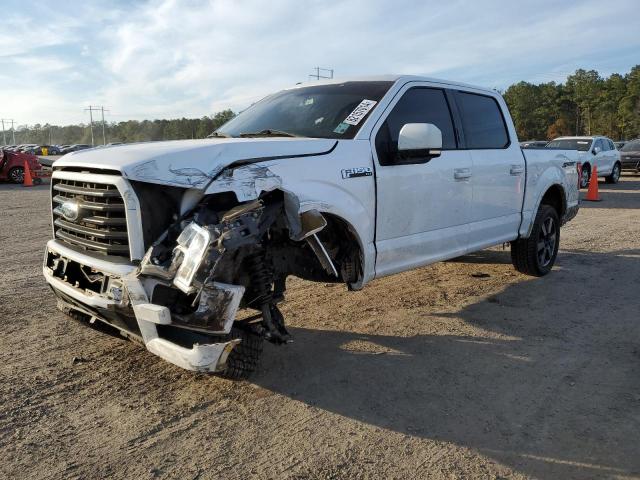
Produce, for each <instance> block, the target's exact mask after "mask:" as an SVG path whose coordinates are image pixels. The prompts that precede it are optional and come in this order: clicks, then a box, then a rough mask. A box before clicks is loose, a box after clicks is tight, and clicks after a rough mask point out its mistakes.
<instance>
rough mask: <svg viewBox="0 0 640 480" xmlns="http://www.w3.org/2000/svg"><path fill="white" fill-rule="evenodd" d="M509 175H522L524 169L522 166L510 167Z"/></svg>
mask: <svg viewBox="0 0 640 480" xmlns="http://www.w3.org/2000/svg"><path fill="white" fill-rule="evenodd" d="M509 173H510V174H511V175H522V174H523V173H524V167H523V166H522V165H511V170H509Z"/></svg>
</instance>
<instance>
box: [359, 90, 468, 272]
mask: <svg viewBox="0 0 640 480" xmlns="http://www.w3.org/2000/svg"><path fill="white" fill-rule="evenodd" d="M407 123H431V124H434V125H436V126H437V127H438V128H439V129H440V131H441V132H442V152H441V154H440V156H437V157H433V158H430V157H424V158H411V159H406V158H401V157H400V156H399V155H398V135H399V133H400V129H401V128H402V127H403V126H404V125H405V124H407ZM371 142H372V147H373V151H374V156H375V161H376V187H377V215H376V249H377V257H376V276H383V275H389V274H392V273H396V272H400V271H403V270H406V269H409V268H413V267H416V266H419V265H425V264H427V263H431V262H434V261H438V260H442V259H445V258H451V257H454V256H457V255H460V254H462V253H464V252H465V251H466V249H467V240H468V237H467V233H468V223H469V220H470V216H469V212H470V206H471V193H472V189H471V178H472V177H471V175H472V163H471V155H470V154H469V152H467V151H465V150H459V149H458V141H457V135H456V133H455V128H454V124H453V120H452V115H451V107H450V103H449V101H448V99H447V95H446V93H445V91H444V90H443V89H441V88H437V87H435V86H431V85H429V84H425V83H418V82H412V83H409V84H408V85H406V86H405V87H404V88H403V89H402V90H401V91H400V92H399V93H398V95H396V97H395V99H394V101H393V102H392V103H391V104H390V105H389V106H388V107H387V110H386V111H385V113H384V115H383V116H382V118H381V119H380V120H379V121H378V123H377V125H376V127H375V128H374V129H373V132H372V135H371Z"/></svg>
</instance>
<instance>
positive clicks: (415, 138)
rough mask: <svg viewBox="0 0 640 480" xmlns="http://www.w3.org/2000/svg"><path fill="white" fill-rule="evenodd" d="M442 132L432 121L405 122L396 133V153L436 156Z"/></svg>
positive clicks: (439, 147) (440, 146) (440, 143)
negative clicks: (398, 132)
mask: <svg viewBox="0 0 640 480" xmlns="http://www.w3.org/2000/svg"><path fill="white" fill-rule="evenodd" d="M441 150H442V132H441V131H440V129H439V128H438V127H436V126H435V125H433V124H432V123H407V124H405V125H403V127H402V128H401V129H400V134H399V135H398V153H399V154H400V155H401V156H403V157H407V158H408V157H438V156H440V152H441Z"/></svg>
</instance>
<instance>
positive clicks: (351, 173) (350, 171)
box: [342, 167, 373, 178]
mask: <svg viewBox="0 0 640 480" xmlns="http://www.w3.org/2000/svg"><path fill="white" fill-rule="evenodd" d="M371 175H373V171H371V168H370V167H353V168H345V169H344V170H342V178H356V177H370V176H371Z"/></svg>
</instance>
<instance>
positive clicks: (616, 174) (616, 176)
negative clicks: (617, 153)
mask: <svg viewBox="0 0 640 480" xmlns="http://www.w3.org/2000/svg"><path fill="white" fill-rule="evenodd" d="M621 171H622V166H621V165H620V163H618V162H616V164H615V165H614V166H613V169H612V170H611V175H609V176H608V177H604V179H605V180H606V181H607V183H618V181H619V180H620V172H621Z"/></svg>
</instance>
